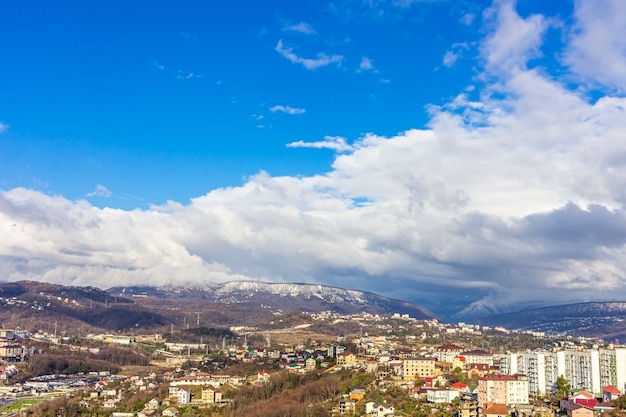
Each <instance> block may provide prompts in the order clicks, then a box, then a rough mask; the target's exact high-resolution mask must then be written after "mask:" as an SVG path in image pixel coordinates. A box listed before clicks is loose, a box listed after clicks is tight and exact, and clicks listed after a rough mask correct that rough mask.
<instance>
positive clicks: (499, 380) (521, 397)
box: [478, 374, 528, 408]
mask: <svg viewBox="0 0 626 417" xmlns="http://www.w3.org/2000/svg"><path fill="white" fill-rule="evenodd" d="M490 404H506V405H509V406H510V405H513V404H528V377H526V375H519V374H518V375H487V376H484V377H482V378H480V379H479V380H478V406H479V407H481V408H486V407H488V406H489V405H490Z"/></svg>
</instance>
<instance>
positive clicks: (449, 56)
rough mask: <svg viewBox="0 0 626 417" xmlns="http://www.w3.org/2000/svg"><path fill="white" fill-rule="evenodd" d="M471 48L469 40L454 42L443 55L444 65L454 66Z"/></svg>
mask: <svg viewBox="0 0 626 417" xmlns="http://www.w3.org/2000/svg"><path fill="white" fill-rule="evenodd" d="M468 49H469V44H468V43H467V42H457V43H454V44H452V46H451V47H450V50H449V51H446V53H445V54H444V56H443V59H442V64H443V66H444V67H448V68H451V67H453V66H454V65H455V64H456V62H457V61H458V59H459V58H460V57H461V56H462V55H463V53H464V52H465V51H466V50H468Z"/></svg>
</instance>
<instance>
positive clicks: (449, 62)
mask: <svg viewBox="0 0 626 417" xmlns="http://www.w3.org/2000/svg"><path fill="white" fill-rule="evenodd" d="M457 59H459V55H458V54H457V53H456V52H452V51H446V53H445V54H444V56H443V62H442V64H443V66H444V67H448V68H450V67H453V66H454V64H456V60H457Z"/></svg>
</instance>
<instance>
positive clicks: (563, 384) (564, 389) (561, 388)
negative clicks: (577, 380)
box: [556, 375, 571, 397]
mask: <svg viewBox="0 0 626 417" xmlns="http://www.w3.org/2000/svg"><path fill="white" fill-rule="evenodd" d="M570 388H571V387H570V385H569V382H568V381H567V378H565V377H564V376H563V375H561V376H559V377H558V378H557V379H556V395H558V396H559V397H566V396H567V395H568V394H569V390H570Z"/></svg>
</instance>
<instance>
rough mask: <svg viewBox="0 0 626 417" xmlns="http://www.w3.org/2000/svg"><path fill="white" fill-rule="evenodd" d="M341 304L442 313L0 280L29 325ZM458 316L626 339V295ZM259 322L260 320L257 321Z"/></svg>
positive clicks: (387, 301) (121, 325) (267, 295)
mask: <svg viewBox="0 0 626 417" xmlns="http://www.w3.org/2000/svg"><path fill="white" fill-rule="evenodd" d="M293 311H304V312H310V313H317V312H323V311H335V312H337V313H340V314H355V313H362V312H369V313H371V314H379V315H391V314H394V313H398V314H401V315H408V316H409V317H412V318H415V319H433V318H438V319H439V320H441V318H440V317H437V316H436V315H435V314H434V313H433V312H431V311H429V310H428V309H426V308H425V307H423V306H420V305H417V304H414V303H410V302H407V301H402V300H396V299H392V298H388V297H384V296H381V295H378V294H374V293H371V292H367V291H359V290H352V289H344V288H338V287H330V286H324V285H317V284H298V283H265V282H258V281H233V282H227V283H223V284H207V285H203V286H196V287H149V286H137V287H114V288H109V289H108V290H102V289H99V288H95V287H67V286H62V285H56V284H49V283H42V282H10V283H0V322H1V323H2V324H3V325H4V326H9V327H12V326H15V325H19V326H20V327H21V328H24V329H28V330H44V331H48V332H52V331H55V332H56V331H57V329H58V330H59V331H61V330H63V331H69V332H73V331H77V332H93V331H125V330H133V329H135V330H140V329H153V330H155V329H162V328H169V327H170V326H177V327H182V326H187V327H189V326H190V324H191V323H193V322H195V323H196V325H203V326H221V327H223V326H233V325H255V324H256V323H263V322H267V321H270V320H271V317H272V315H273V314H275V313H276V312H283V313H289V312H293ZM460 313H461V314H459V315H458V316H456V317H454V319H459V321H461V319H462V320H464V321H465V322H468V323H475V324H481V325H486V326H491V327H494V326H502V327H505V328H507V329H510V330H534V331H543V332H545V333H546V335H557V334H568V335H573V336H584V337H589V338H596V337H597V338H602V339H604V340H619V339H621V340H626V302H619V301H614V302H586V303H576V304H567V305H558V306H549V307H540V308H526V309H521V310H519V311H516V312H506V313H500V312H499V311H498V310H496V309H494V308H492V307H490V306H487V305H484V304H481V303H479V302H476V303H473V304H471V305H470V306H469V307H468V308H466V309H465V310H464V311H462V312H460ZM255 322H256V323H255Z"/></svg>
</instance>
